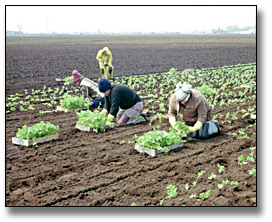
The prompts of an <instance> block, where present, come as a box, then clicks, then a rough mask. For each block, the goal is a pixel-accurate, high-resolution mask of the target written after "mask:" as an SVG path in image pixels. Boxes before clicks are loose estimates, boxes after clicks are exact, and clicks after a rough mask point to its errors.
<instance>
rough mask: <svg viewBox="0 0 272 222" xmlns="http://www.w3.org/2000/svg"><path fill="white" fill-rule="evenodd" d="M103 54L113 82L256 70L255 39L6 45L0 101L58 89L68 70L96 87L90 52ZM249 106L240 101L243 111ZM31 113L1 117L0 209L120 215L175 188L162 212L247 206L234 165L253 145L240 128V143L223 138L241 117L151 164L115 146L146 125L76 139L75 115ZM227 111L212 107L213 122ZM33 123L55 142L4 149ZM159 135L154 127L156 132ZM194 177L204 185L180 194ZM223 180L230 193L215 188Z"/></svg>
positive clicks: (250, 189)
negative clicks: (0, 204) (173, 71)
mask: <svg viewBox="0 0 272 222" xmlns="http://www.w3.org/2000/svg"><path fill="white" fill-rule="evenodd" d="M104 46H108V47H109V48H110V50H111V51H112V53H113V65H114V67H115V70H114V75H115V76H123V75H127V76H130V75H139V74H141V75H142V74H151V73H162V72H167V71H169V69H170V68H172V67H174V68H177V70H183V69H187V68H193V69H198V68H205V67H217V66H224V65H236V64H247V63H253V62H256V38H255V36H244V35H242V36H180V35H173V36H167V35H163V36H156V35H154V36H153V35H149V36H63V37H61V36H58V37H6V98H7V97H8V96H9V95H11V94H15V93H20V94H22V93H24V90H25V89H27V90H28V91H31V90H32V89H42V88H43V87H44V86H47V87H51V88H52V89H54V88H56V87H62V85H60V83H58V82H56V81H55V79H56V78H64V77H67V76H70V75H71V73H72V71H73V70H74V69H77V70H79V71H80V72H81V74H83V75H85V76H87V77H88V78H90V79H97V78H99V77H100V72H99V66H98V62H97V61H96V53H97V51H98V50H99V49H101V48H103V47H104ZM173 87H175V86H173ZM165 90H167V89H165ZM169 98H170V95H169ZM6 102H7V101H6ZM165 104H168V101H165ZM254 104H256V101H252V100H251V101H250V100H249V101H247V102H246V104H245V105H244V107H249V106H252V105H254ZM41 106H42V102H40V103H37V104H35V107H36V109H35V110H27V112H21V111H19V110H16V111H14V112H11V113H9V114H6V206H130V205H131V204H132V203H133V202H134V203H136V205H137V206H160V200H161V199H162V198H164V197H166V196H167V194H166V186H167V185H169V184H173V185H175V186H176V187H177V191H178V196H177V197H176V198H172V199H165V201H164V202H163V205H164V206H183V205H185V206H256V204H257V203H256V196H257V195H256V190H257V189H256V177H253V176H252V175H249V174H248V172H247V171H248V170H249V169H252V168H256V163H251V162H250V163H248V164H247V165H243V166H239V165H238V164H237V157H238V156H240V155H241V154H243V155H249V150H248V148H249V147H254V146H256V134H255V133H256V127H252V128H249V129H248V131H247V134H248V135H249V137H250V138H249V139H247V140H237V139H236V138H235V137H232V136H230V135H229V134H228V133H229V132H233V131H235V130H237V129H240V128H244V127H246V126H248V125H249V124H250V123H252V120H250V118H238V119H237V120H235V121H233V123H232V124H231V125H227V126H226V125H224V124H221V123H220V128H221V130H222V132H221V135H219V136H217V137H214V138H211V139H207V140H199V139H188V141H187V142H186V143H185V144H184V147H182V148H179V149H177V150H173V151H170V152H168V153H166V154H160V155H158V156H156V157H151V156H149V155H147V154H144V153H138V152H137V151H136V150H135V149H134V144H130V143H124V144H120V141H122V140H126V141H128V140H133V136H134V135H135V134H137V135H142V134H144V133H145V132H148V131H149V130H152V129H153V127H154V125H151V126H150V125H135V126H129V127H119V128H114V129H111V130H109V131H107V132H105V133H98V134H96V133H93V132H82V131H79V130H77V129H75V124H76V122H77V115H76V113H74V112H71V113H64V112H52V113H45V114H41V113H39V110H40V109H41V108H40V107H41ZM236 106H237V105H236V104H231V105H230V106H229V107H228V109H227V110H226V109H225V108H220V107H219V106H216V107H215V109H214V114H218V113H221V114H222V115H226V113H227V112H229V111H230V110H235V109H236ZM145 108H150V105H148V107H145ZM166 112H167V111H166ZM151 117H152V116H149V117H148V118H149V119H150V118H151ZM41 120H43V121H50V122H51V123H53V124H55V125H59V127H60V130H59V135H60V138H59V139H58V140H56V141H51V142H47V143H44V144H39V146H38V148H34V147H23V146H16V145H14V144H12V142H11V138H12V137H15V135H16V132H17V128H18V127H22V126H23V125H25V124H26V125H28V126H31V125H33V124H35V123H37V122H40V121H41ZM169 127H170V125H169V123H168V120H167V119H163V122H162V123H161V128H162V129H165V130H167V129H168V128H169ZM218 163H219V164H220V165H222V166H224V167H225V172H224V173H223V174H222V175H218V177H219V178H218V180H216V181H215V180H208V179H207V177H208V176H209V175H210V174H211V173H212V172H218V167H217V164H218ZM200 170H205V172H206V173H205V177H204V176H203V177H200V178H199V180H198V182H197V186H196V187H194V188H193V189H189V190H186V189H185V188H184V185H185V184H186V183H191V182H193V181H194V180H196V177H197V173H198V172H199V171H200ZM223 179H224V180H225V179H229V180H230V181H238V182H239V185H238V186H230V185H229V186H227V185H226V186H224V188H222V189H218V188H217V184H218V181H221V180H223ZM207 190H212V192H211V196H209V197H208V198H204V199H200V198H189V196H190V195H191V194H193V193H196V194H200V193H203V192H206V191H207Z"/></svg>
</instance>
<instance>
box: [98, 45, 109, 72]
mask: <svg viewBox="0 0 272 222" xmlns="http://www.w3.org/2000/svg"><path fill="white" fill-rule="evenodd" d="M104 52H106V53H107V55H106V56H105V55H104V54H103V53H104ZM96 59H97V60H98V61H99V66H100V68H104V65H105V64H108V66H109V67H113V66H112V53H111V51H110V50H109V48H108V47H104V48H103V49H101V50H99V51H98V53H97V56H96Z"/></svg>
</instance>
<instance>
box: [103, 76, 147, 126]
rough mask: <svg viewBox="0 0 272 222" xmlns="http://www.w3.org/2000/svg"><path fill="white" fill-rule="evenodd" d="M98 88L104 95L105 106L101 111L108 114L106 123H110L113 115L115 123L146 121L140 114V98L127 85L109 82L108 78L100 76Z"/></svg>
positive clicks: (127, 123)
mask: <svg viewBox="0 0 272 222" xmlns="http://www.w3.org/2000/svg"><path fill="white" fill-rule="evenodd" d="M98 89H99V91H100V92H102V93H103V94H104V95H105V106H104V109H103V110H102V111H101V113H102V114H105V115H107V114H108V122H107V125H110V124H111V122H112V121H113V119H114V117H116V121H117V125H129V124H138V123H142V122H146V121H147V120H146V119H145V117H144V116H143V115H141V111H142V109H143V101H142V99H141V98H140V97H139V95H138V94H137V93H136V92H134V91H133V90H132V89H130V88H129V87H127V86H125V85H121V84H111V82H110V81H109V80H107V79H105V78H101V79H100V80H99V81H98ZM119 108H120V109H119ZM138 117H140V118H138Z"/></svg>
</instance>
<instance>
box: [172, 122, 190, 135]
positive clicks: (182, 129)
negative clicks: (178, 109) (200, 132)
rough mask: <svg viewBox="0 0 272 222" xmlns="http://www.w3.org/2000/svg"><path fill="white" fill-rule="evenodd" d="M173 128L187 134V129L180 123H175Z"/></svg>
mask: <svg viewBox="0 0 272 222" xmlns="http://www.w3.org/2000/svg"><path fill="white" fill-rule="evenodd" d="M175 127H176V128H177V129H178V130H180V132H183V133H187V132H189V127H188V126H187V125H186V124H184V123H183V122H181V121H176V124H175Z"/></svg>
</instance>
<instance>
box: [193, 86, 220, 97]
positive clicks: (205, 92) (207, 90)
mask: <svg viewBox="0 0 272 222" xmlns="http://www.w3.org/2000/svg"><path fill="white" fill-rule="evenodd" d="M196 89H197V90H198V91H199V92H201V94H203V95H204V96H208V95H214V94H215V93H216V90H215V89H213V88H211V87H209V86H207V85H205V84H203V85H202V86H200V87H197V88H196Z"/></svg>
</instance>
